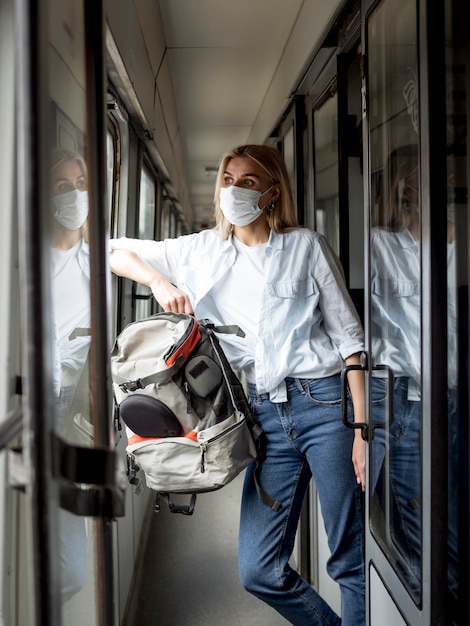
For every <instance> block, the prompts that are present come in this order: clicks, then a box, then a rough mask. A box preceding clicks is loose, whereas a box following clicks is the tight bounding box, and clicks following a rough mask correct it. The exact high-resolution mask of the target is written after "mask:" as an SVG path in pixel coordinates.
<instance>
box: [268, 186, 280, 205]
mask: <svg viewBox="0 0 470 626" xmlns="http://www.w3.org/2000/svg"><path fill="white" fill-rule="evenodd" d="M280 197H281V185H280V184H279V183H276V184H275V185H273V188H272V189H271V197H270V199H269V202H277V201H278V200H279V198H280Z"/></svg>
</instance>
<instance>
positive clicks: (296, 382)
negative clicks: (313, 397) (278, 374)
mask: <svg viewBox="0 0 470 626" xmlns="http://www.w3.org/2000/svg"><path fill="white" fill-rule="evenodd" d="M294 380H295V385H296V387H297V389H298V390H299V391H300V393H301V394H302V395H305V389H304V388H303V386H302V383H301V382H300V378H294Z"/></svg>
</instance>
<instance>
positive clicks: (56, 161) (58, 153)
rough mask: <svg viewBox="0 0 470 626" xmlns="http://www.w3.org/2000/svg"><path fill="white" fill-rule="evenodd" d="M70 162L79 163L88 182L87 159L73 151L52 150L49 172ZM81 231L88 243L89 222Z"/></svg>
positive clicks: (86, 222)
mask: <svg viewBox="0 0 470 626" xmlns="http://www.w3.org/2000/svg"><path fill="white" fill-rule="evenodd" d="M69 161H72V162H75V163H77V164H78V166H79V168H80V169H81V171H82V174H83V175H84V176H85V178H86V179H87V180H88V169H87V166H86V163H85V159H84V158H83V157H82V155H81V154H79V153H78V152H74V151H73V150H52V152H51V154H50V163H49V171H50V172H53V171H54V169H55V168H56V167H58V166H59V165H61V164H62V163H68V162H69ZM80 230H81V235H82V237H83V239H84V240H85V241H88V220H86V221H85V223H84V224H83V226H82V227H81V229H80Z"/></svg>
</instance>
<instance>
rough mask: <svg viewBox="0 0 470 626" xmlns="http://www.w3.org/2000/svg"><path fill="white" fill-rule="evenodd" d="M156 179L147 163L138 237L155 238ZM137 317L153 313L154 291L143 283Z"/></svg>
mask: <svg viewBox="0 0 470 626" xmlns="http://www.w3.org/2000/svg"><path fill="white" fill-rule="evenodd" d="M156 199H157V195H156V181H155V179H154V177H153V176H152V173H151V171H150V169H149V167H147V166H146V165H144V166H143V167H142V169H141V171H140V195H139V212H138V216H139V217H138V225H137V237H138V238H139V239H154V238H155V228H156V207H157V205H156ZM135 297H136V319H138V320H139V319H143V318H145V317H148V316H149V315H151V314H152V311H153V308H154V304H153V303H154V298H153V296H152V291H151V289H149V288H148V287H145V286H144V285H141V284H136V285H135Z"/></svg>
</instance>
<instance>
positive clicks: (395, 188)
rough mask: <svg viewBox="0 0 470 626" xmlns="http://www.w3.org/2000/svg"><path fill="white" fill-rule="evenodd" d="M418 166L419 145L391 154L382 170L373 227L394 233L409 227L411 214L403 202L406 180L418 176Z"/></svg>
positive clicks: (403, 147)
mask: <svg viewBox="0 0 470 626" xmlns="http://www.w3.org/2000/svg"><path fill="white" fill-rule="evenodd" d="M418 166H419V153H418V146H417V144H406V145H403V146H399V147H398V148H396V149H395V150H393V152H391V153H390V154H389V156H388V159H387V162H386V164H385V166H384V168H383V170H382V182H381V188H380V198H379V205H378V211H377V213H376V214H374V215H373V220H372V222H373V223H372V225H373V226H378V227H380V228H386V229H387V230H390V231H392V232H400V231H402V230H403V229H404V228H406V227H407V225H408V222H409V214H408V211H407V208H406V206H404V204H403V202H402V194H403V188H404V186H405V182H406V180H407V179H410V178H411V177H412V176H413V175H415V174H416V172H417V170H418Z"/></svg>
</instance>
